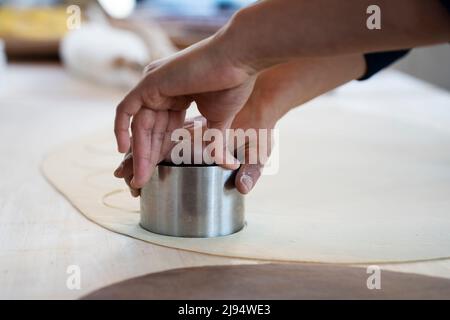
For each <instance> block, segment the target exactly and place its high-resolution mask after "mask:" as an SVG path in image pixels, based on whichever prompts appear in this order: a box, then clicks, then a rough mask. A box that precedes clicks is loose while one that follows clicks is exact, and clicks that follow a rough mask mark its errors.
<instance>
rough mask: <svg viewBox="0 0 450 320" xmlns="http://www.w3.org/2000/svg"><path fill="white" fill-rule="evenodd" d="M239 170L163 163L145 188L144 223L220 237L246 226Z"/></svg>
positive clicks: (171, 232)
mask: <svg viewBox="0 0 450 320" xmlns="http://www.w3.org/2000/svg"><path fill="white" fill-rule="evenodd" d="M235 175H236V172H235V171H231V170H226V169H224V168H222V167H219V166H216V165H212V166H207V165H173V164H168V163H162V164H160V165H158V167H157V168H156V170H155V172H154V174H153V176H152V178H151V179H150V181H149V182H148V183H147V184H146V185H145V186H144V187H143V188H142V190H141V199H140V201H141V226H142V227H143V228H144V229H146V230H148V231H151V232H154V233H158V234H162V235H167V236H176V237H217V236H225V235H229V234H232V233H235V232H237V231H239V230H241V229H242V228H243V227H244V223H245V220H244V197H243V196H242V194H240V193H239V192H238V191H237V189H236V188H235V185H234V178H235Z"/></svg>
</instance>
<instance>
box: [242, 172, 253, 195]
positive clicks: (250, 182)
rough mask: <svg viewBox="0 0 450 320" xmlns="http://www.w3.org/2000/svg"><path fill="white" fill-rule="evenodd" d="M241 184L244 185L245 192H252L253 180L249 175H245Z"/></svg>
mask: <svg viewBox="0 0 450 320" xmlns="http://www.w3.org/2000/svg"><path fill="white" fill-rule="evenodd" d="M240 181H241V183H242V184H243V185H244V189H245V192H246V193H247V192H250V190H252V187H253V180H252V178H251V177H250V176H249V175H246V174H243V175H242V176H241V179H240Z"/></svg>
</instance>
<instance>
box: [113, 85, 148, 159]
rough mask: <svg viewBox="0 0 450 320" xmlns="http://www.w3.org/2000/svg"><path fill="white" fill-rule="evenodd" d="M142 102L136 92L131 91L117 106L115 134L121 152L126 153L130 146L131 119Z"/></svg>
mask: <svg viewBox="0 0 450 320" xmlns="http://www.w3.org/2000/svg"><path fill="white" fill-rule="evenodd" d="M141 107H142V102H141V100H140V99H139V98H137V96H136V95H135V94H134V93H129V94H128V95H127V96H126V97H125V98H124V99H123V100H122V102H121V103H120V104H119V105H118V106H117V108H116V118H115V120H114V134H115V136H116V141H117V148H118V150H119V152H121V153H125V152H127V151H128V149H129V148H130V145H131V143H130V133H129V127H130V119H131V117H132V116H134V115H135V114H137V112H138V111H139V110H140V109H141Z"/></svg>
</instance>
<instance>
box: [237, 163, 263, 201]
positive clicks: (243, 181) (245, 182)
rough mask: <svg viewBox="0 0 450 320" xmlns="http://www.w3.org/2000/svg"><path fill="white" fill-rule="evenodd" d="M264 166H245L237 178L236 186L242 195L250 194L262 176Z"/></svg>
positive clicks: (241, 168)
mask: <svg viewBox="0 0 450 320" xmlns="http://www.w3.org/2000/svg"><path fill="white" fill-rule="evenodd" d="M262 169H263V166H262V165H261V164H243V165H242V166H241V167H240V168H239V171H238V173H237V174H236V178H235V182H234V183H235V185H236V188H237V189H238V191H239V192H240V193H242V194H247V193H249V192H250V191H251V190H252V189H253V187H254V186H255V185H256V182H257V181H258V179H259V177H260V176H261V172H262Z"/></svg>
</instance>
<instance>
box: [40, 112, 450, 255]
mask: <svg viewBox="0 0 450 320" xmlns="http://www.w3.org/2000/svg"><path fill="white" fill-rule="evenodd" d="M377 111H378V113H376V114H373V113H372V114H370V113H369V112H366V111H357V110H355V109H354V108H350V107H342V106H339V105H314V106H308V107H305V108H303V109H299V110H296V111H294V112H292V113H290V114H289V115H288V116H287V118H286V119H285V120H283V121H282V122H281V123H280V126H279V129H280V170H279V172H278V174H276V175H273V176H264V177H262V179H261V180H260V182H259V183H258V185H257V186H256V189H255V190H254V191H253V192H252V193H251V195H249V196H248V197H247V199H246V205H247V209H246V220H247V227H246V228H245V229H244V230H243V231H241V232H239V233H237V234H235V235H231V236H227V237H221V238H213V239H186V238H174V237H164V236H160V235H156V234H152V233H149V232H147V231H145V230H143V229H141V228H140V227H139V225H138V223H139V201H138V200H137V199H132V198H131V196H129V195H128V193H127V191H126V187H125V185H124V183H122V182H121V181H120V180H118V179H116V178H114V177H113V176H112V172H113V170H114V169H115V167H116V166H117V164H118V163H119V162H120V160H121V155H119V154H117V153H116V149H115V145H114V137H113V135H112V130H108V131H105V132H100V133H97V134H95V135H92V136H89V137H85V138H83V139H80V140H78V141H75V142H72V143H70V144H67V145H65V146H63V147H62V148H60V149H59V150H56V151H54V152H53V153H51V154H50V155H49V156H48V157H47V159H46V160H45V162H44V164H43V171H44V173H45V175H46V176H47V177H48V178H49V180H50V181H51V182H52V183H53V184H54V185H55V186H56V187H57V188H58V189H59V190H60V191H61V192H62V193H63V194H64V195H66V196H67V198H68V199H69V200H70V201H71V202H72V203H73V204H74V205H75V207H77V208H78V209H79V210H80V211H81V212H82V213H83V214H84V215H85V216H86V217H88V218H89V219H90V220H92V221H94V222H95V223H97V224H99V225H101V226H103V227H105V228H107V229H110V230H112V231H115V232H118V233H121V234H125V235H128V236H131V237H134V238H138V239H141V240H144V241H148V242H151V243H155V244H160V245H163V246H168V247H174V248H180V249H185V250H190V251H196V252H203V253H208V254H214V255H221V256H230V257H243V258H252V259H264V260H280V261H308V262H334V263H368V262H401V261H417V260H427V259H438V258H445V257H450V232H449V230H450V197H449V195H450V132H449V131H448V129H447V128H443V129H441V128H439V127H438V126H433V125H432V124H433V123H424V121H420V120H421V119H420V118H418V119H417V121H416V120H415V119H412V118H411V117H409V118H408V117H405V118H404V119H403V120H402V119H400V118H399V117H396V116H395V112H394V111H395V110H393V112H392V116H391V114H389V113H387V112H386V113H385V114H381V112H380V109H378V110H377ZM436 121H437V123H442V119H440V118H439V117H437V118H436ZM446 130H447V131H446Z"/></svg>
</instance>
